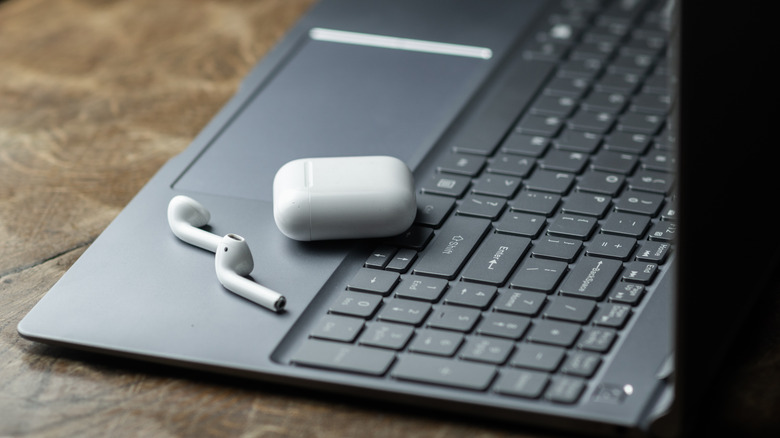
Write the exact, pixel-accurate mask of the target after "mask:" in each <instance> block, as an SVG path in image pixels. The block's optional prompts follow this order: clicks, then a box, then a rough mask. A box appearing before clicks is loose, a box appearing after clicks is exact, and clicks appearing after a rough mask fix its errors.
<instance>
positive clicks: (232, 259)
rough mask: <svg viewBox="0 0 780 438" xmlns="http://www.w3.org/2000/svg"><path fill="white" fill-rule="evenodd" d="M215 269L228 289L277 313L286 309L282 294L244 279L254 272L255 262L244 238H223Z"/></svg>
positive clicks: (230, 236) (236, 236) (232, 236)
mask: <svg viewBox="0 0 780 438" xmlns="http://www.w3.org/2000/svg"><path fill="white" fill-rule="evenodd" d="M214 267H215V268H216V271H217V278H218V279H219V282H220V283H222V285H223V286H225V288H226V289H228V290H230V291H232V292H234V293H236V294H238V295H241V296H242V297H244V298H246V299H248V300H250V301H253V302H255V303H257V304H260V305H261V306H264V307H267V308H269V309H273V310H275V311H277V312H278V311H280V310H282V309H284V305H285V304H286V303H287V300H286V299H285V298H284V296H282V294H280V293H279V292H276V291H273V290H271V289H268V288H267V287H265V286H261V285H259V284H257V283H255V282H253V281H251V280H249V279H248V278H246V277H244V275H249V273H250V272H252V269H253V268H254V261H253V260H252V253H251V252H250V251H249V245H247V243H246V240H244V238H243V237H241V236H238V235H236V234H228V235H227V236H225V237H223V238H222V241H221V242H220V243H219V246H218V247H217V256H216V257H215V258H214Z"/></svg>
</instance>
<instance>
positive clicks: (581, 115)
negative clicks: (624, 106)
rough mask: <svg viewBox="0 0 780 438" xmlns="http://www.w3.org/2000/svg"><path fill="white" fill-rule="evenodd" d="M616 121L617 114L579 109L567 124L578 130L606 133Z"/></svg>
mask: <svg viewBox="0 0 780 438" xmlns="http://www.w3.org/2000/svg"><path fill="white" fill-rule="evenodd" d="M614 123H615V115H614V114H612V113H608V112H592V111H584V110H583V111H578V112H577V114H575V115H574V117H572V118H571V119H569V121H568V122H567V126H568V127H569V128H571V129H574V130H577V131H588V132H594V133H597V134H604V133H606V132H607V131H609V129H610V128H611V127H612V125H613V124H614Z"/></svg>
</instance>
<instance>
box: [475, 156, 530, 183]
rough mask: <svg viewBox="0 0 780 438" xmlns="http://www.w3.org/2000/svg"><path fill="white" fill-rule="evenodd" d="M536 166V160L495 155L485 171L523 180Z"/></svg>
mask: <svg viewBox="0 0 780 438" xmlns="http://www.w3.org/2000/svg"><path fill="white" fill-rule="evenodd" d="M535 164H536V159H534V158H529V157H522V156H517V155H511V154H504V153H500V154H496V156H495V157H494V158H493V160H492V161H491V162H490V163H489V164H488V166H487V171H488V172H490V173H497V174H502V175H510V176H515V177H519V178H525V177H526V176H528V174H529V173H530V172H531V169H533V168H534V165H535Z"/></svg>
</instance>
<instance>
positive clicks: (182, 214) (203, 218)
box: [168, 195, 222, 252]
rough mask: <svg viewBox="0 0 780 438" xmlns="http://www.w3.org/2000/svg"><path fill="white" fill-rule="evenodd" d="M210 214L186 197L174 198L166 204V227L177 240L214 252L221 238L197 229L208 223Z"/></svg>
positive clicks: (196, 202)
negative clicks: (169, 228)
mask: <svg viewBox="0 0 780 438" xmlns="http://www.w3.org/2000/svg"><path fill="white" fill-rule="evenodd" d="M209 220H211V214H210V213H209V211H208V210H206V208H205V207H203V206H202V205H200V203H199V202H198V201H196V200H194V199H192V198H190V197H188V196H183V195H179V196H174V197H173V199H171V202H169V203H168V226H170V227H171V231H173V234H175V235H176V237H178V238H179V239H181V240H183V241H185V242H187V243H189V244H190V245H195V246H197V247H198V248H203V249H205V250H207V251H211V252H216V251H217V246H218V245H219V242H220V240H222V238H221V237H220V236H217V235H216V234H212V233H209V232H208V231H206V230H202V229H200V228H198V227H202V226H204V225H206V224H208V223H209Z"/></svg>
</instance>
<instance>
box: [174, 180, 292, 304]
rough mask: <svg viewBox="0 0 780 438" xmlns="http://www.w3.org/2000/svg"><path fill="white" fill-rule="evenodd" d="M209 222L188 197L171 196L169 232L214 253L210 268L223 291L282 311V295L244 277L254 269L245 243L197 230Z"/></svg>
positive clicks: (204, 211) (208, 216) (203, 210)
mask: <svg viewBox="0 0 780 438" xmlns="http://www.w3.org/2000/svg"><path fill="white" fill-rule="evenodd" d="M209 219H211V214H210V213H209V211H208V210H207V209H206V208H205V207H203V206H202V205H201V204H200V203H198V201H196V200H194V199H192V198H190V197H187V196H182V195H179V196H175V197H174V198H173V199H171V201H170V202H169V203H168V225H169V226H170V227H171V231H173V234H175V235H176V237H178V238H179V239H181V240H183V241H185V242H187V243H189V244H191V245H194V246H197V247H199V248H203V249H205V250H208V251H211V252H214V253H216V256H215V258H214V268H215V270H216V272H217V279H218V280H219V282H220V283H221V284H222V286H224V287H225V289H227V290H229V291H231V292H233V293H235V294H237V295H240V296H242V297H244V298H246V299H248V300H250V301H252V302H254V303H257V304H259V305H261V306H264V307H267V308H269V309H271V310H274V311H277V312H278V311H280V310H282V309H284V306H285V304H286V303H287V300H286V299H285V297H284V296H283V295H282V294H280V293H279V292H276V291H273V290H271V289H268V288H267V287H265V286H261V285H259V284H257V283H255V282H253V281H251V280H249V279H248V278H246V277H245V276H246V275H249V273H251V272H252V270H253V269H254V266H255V263H254V260H253V259H252V253H251V252H250V251H249V245H247V243H246V240H244V238H243V237H241V236H239V235H236V234H228V235H227V236H225V237H220V236H217V235H216V234H213V233H209V232H208V231H206V230H203V229H200V228H198V227H202V226H204V225H206V224H207V223H208V222H209Z"/></svg>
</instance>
